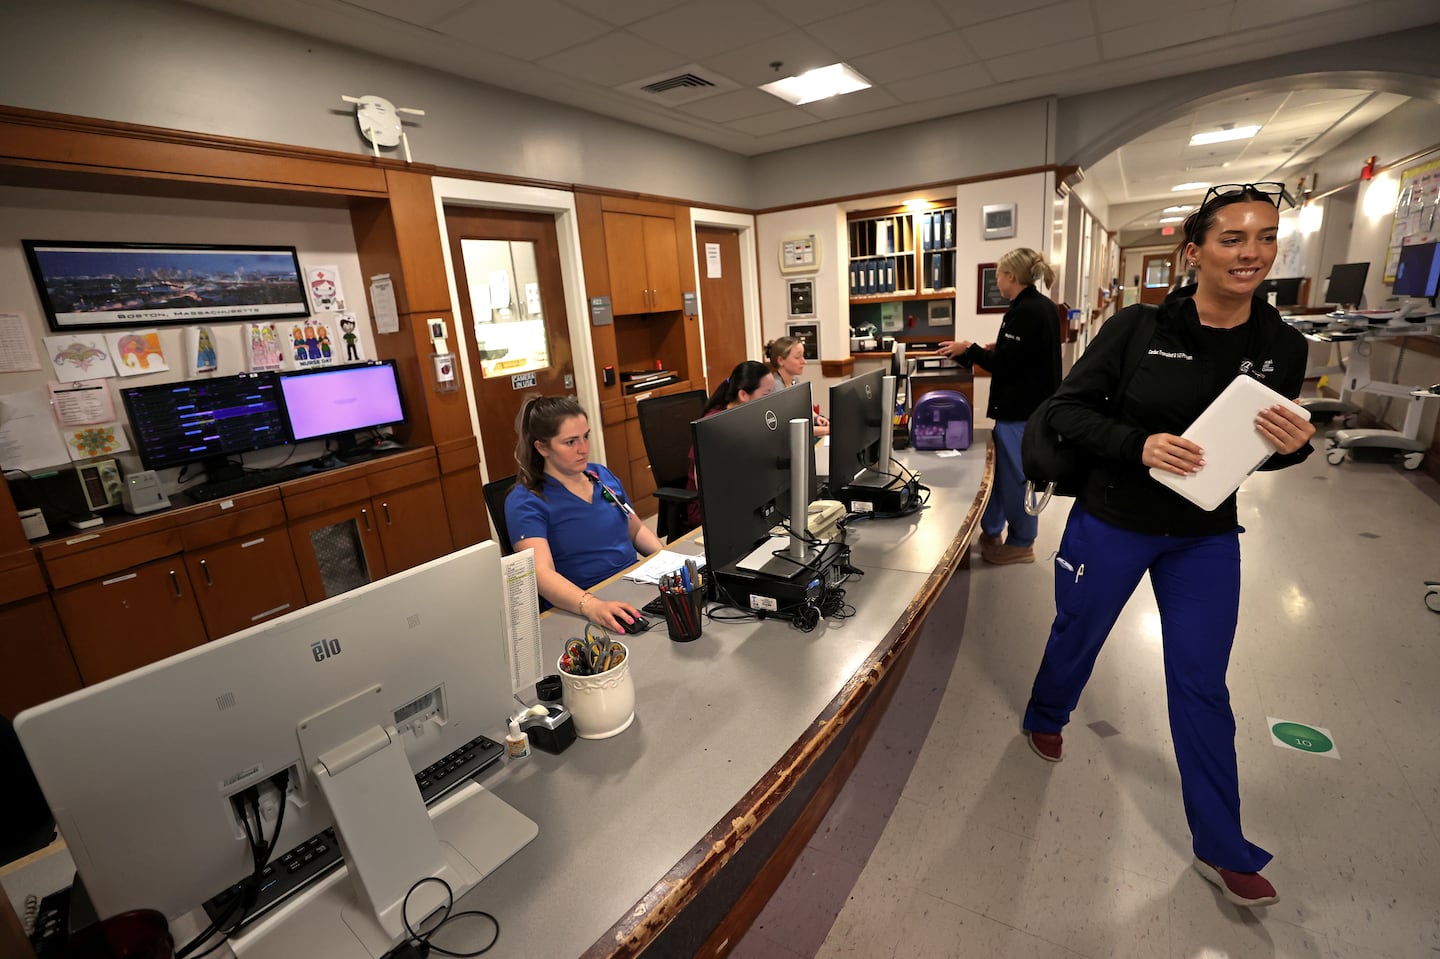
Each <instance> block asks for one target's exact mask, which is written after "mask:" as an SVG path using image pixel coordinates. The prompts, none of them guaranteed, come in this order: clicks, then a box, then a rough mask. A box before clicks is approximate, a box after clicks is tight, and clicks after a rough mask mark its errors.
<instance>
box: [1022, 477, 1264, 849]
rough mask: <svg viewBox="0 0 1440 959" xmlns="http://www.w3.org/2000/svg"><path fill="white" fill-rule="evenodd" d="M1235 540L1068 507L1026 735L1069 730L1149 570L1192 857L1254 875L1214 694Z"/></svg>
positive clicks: (1229, 607) (1224, 645)
mask: <svg viewBox="0 0 1440 959" xmlns="http://www.w3.org/2000/svg"><path fill="white" fill-rule="evenodd" d="M1239 534H1240V529H1239V528H1238V527H1237V528H1236V529H1235V530H1234V531H1232V532H1229V533H1223V534H1219V535H1212V536H1190V537H1185V536H1150V535H1147V534H1144V533H1132V532H1130V531H1128V530H1123V529H1119V528H1117V527H1114V526H1111V525H1110V524H1108V523H1104V522H1102V521H1100V520H1098V519H1096V518H1095V517H1094V516H1091V515H1090V514H1089V513H1087V512H1086V511H1085V509H1084V508H1083V507H1082V506H1080V504H1079V503H1076V504H1075V505H1074V506H1073V507H1072V508H1071V510H1070V519H1069V522H1067V523H1066V526H1065V535H1064V537H1063V538H1062V539H1061V541H1060V552H1059V553H1058V554H1057V556H1056V558H1055V623H1054V625H1053V626H1051V628H1050V639H1049V642H1047V643H1046V645H1045V658H1044V659H1043V660H1042V661H1041V663H1040V670H1039V672H1038V673H1037V674H1036V676H1035V685H1034V686H1033V687H1032V689H1031V692H1030V703H1029V705H1028V706H1027V707H1026V709H1025V728H1026V729H1029V730H1033V731H1035V732H1045V733H1053V732H1059V731H1060V729H1061V728H1062V727H1063V726H1065V724H1066V723H1068V722H1069V721H1070V713H1071V712H1072V711H1073V710H1074V709H1075V705H1076V703H1077V702H1079V700H1080V693H1081V691H1082V690H1084V688H1085V682H1086V681H1087V680H1088V679H1089V678H1090V672H1091V670H1092V669H1093V668H1094V666H1095V658H1096V657H1097V656H1098V655H1099V654H1100V647H1101V646H1103V645H1104V643H1105V639H1106V637H1107V636H1108V635H1109V634H1110V630H1111V628H1112V627H1113V626H1114V625H1115V620H1116V619H1117V618H1118V617H1119V615H1120V611H1121V610H1122V609H1123V608H1124V607H1125V603H1126V601H1127V600H1129V598H1130V595H1131V594H1132V593H1133V592H1134V591H1135V587H1136V586H1137V585H1139V583H1140V577H1141V576H1143V575H1144V574H1145V572H1146V570H1149V572H1150V585H1151V587H1152V588H1153V589H1154V591H1155V602H1156V605H1157V606H1159V608H1160V631H1161V637H1162V643H1163V646H1164V650H1165V690H1166V697H1167V702H1168V706H1169V711H1170V736H1171V738H1172V739H1173V740H1174V742H1175V760H1176V762H1177V764H1178V765H1179V767H1180V788H1181V792H1182V793H1183V795H1184V799H1185V818H1186V819H1187V820H1188V821H1189V823H1190V835H1191V839H1192V843H1193V846H1194V850H1195V855H1197V856H1199V857H1200V858H1201V859H1204V860H1205V861H1207V862H1209V863H1212V864H1214V865H1216V866H1222V867H1224V868H1226V869H1232V870H1234V871H1236V872H1259V871H1260V869H1261V867H1263V866H1264V865H1265V864H1266V863H1267V862H1269V861H1270V853H1268V852H1266V851H1265V850H1264V849H1261V848H1260V847H1259V846H1256V845H1254V844H1252V843H1250V842H1249V841H1248V840H1246V839H1245V836H1244V834H1243V833H1242V831H1241V829H1240V782H1239V776H1238V773H1237V771H1236V763H1235V715H1234V713H1232V712H1231V710H1230V690H1229V689H1228V688H1227V687H1226V685H1225V670H1226V668H1227V666H1228V665H1229V662H1230V647H1231V646H1232V645H1233V644H1234V641H1235V626H1236V621H1237V618H1238V616H1239V609H1240V535H1239Z"/></svg>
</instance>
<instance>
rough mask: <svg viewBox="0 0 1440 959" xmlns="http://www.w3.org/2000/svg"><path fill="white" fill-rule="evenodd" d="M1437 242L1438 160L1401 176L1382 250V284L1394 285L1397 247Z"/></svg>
mask: <svg viewBox="0 0 1440 959" xmlns="http://www.w3.org/2000/svg"><path fill="white" fill-rule="evenodd" d="M1432 240H1440V160H1431V161H1430V162H1429V163H1422V164H1421V165H1420V166H1414V167H1411V168H1410V169H1408V170H1406V171H1405V172H1404V173H1402V174H1401V175H1400V195H1399V197H1398V198H1397V199H1396V201H1395V219H1394V221H1393V222H1392V223H1391V224H1390V243H1389V246H1388V247H1387V249H1386V250H1385V282H1386V283H1394V282H1395V267H1396V266H1397V265H1398V264H1399V262H1400V247H1402V246H1409V245H1410V244H1412V243H1429V242H1431V241H1432Z"/></svg>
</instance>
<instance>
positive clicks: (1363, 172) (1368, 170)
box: [1360, 156, 1379, 180]
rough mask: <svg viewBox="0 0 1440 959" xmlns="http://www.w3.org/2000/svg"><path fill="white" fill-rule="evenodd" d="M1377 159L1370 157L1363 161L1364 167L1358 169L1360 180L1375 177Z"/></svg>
mask: <svg viewBox="0 0 1440 959" xmlns="http://www.w3.org/2000/svg"><path fill="white" fill-rule="evenodd" d="M1378 159H1379V157H1373V156H1372V157H1371V158H1370V159H1368V160H1366V161H1365V165H1364V166H1362V167H1361V168H1360V179H1362V180H1369V179H1370V178H1372V177H1373V176H1375V161H1376V160H1378Z"/></svg>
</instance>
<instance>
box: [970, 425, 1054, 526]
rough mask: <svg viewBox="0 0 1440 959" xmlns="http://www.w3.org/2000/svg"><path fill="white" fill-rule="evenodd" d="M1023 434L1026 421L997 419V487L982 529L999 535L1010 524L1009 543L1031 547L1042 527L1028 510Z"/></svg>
mask: <svg viewBox="0 0 1440 959" xmlns="http://www.w3.org/2000/svg"><path fill="white" fill-rule="evenodd" d="M1024 435H1025V421H1024V420H996V421H995V428H994V429H993V430H992V431H991V436H993V437H994V438H995V487H994V489H992V490H991V491H990V502H988V503H986V504H985V512H984V513H983V514H982V515H981V517H980V529H981V530H982V531H983V532H984V533H985V535H987V536H997V537H998V536H999V535H1000V533H1001V532H1002V531H1003V530H1004V529H1005V526H1006V524H1009V526H1010V535H1009V536H1008V537H1006V539H1005V543H1006V545H1007V546H1030V545H1032V544H1033V543H1034V542H1035V536H1036V534H1037V533H1038V532H1039V530H1040V518H1039V517H1038V516H1031V515H1030V514H1029V513H1027V512H1025V470H1024V469H1023V468H1022V467H1021V466H1020V438H1021V437H1023V436H1024Z"/></svg>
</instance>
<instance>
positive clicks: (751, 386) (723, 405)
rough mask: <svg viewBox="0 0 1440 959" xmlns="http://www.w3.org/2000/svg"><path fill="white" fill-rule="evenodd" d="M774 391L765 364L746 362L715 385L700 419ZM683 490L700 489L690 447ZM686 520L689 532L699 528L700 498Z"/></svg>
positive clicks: (693, 449)
mask: <svg viewBox="0 0 1440 959" xmlns="http://www.w3.org/2000/svg"><path fill="white" fill-rule="evenodd" d="M773 392H775V377H774V376H772V375H771V374H770V368H769V367H768V366H766V365H765V364H764V363H757V362H755V361H754V360H746V361H745V362H743V363H741V364H740V365H739V366H737V367H735V369H733V370H731V371H730V376H729V378H728V379H726V380H725V382H723V383H721V384H720V385H719V386H717V387H716V388H715V392H714V393H711V394H710V398H709V399H708V400H706V401H705V408H704V409H703V410H701V412H700V418H701V419H702V420H703V419H704V418H705V417H707V416H714V415H715V414H716V413H723V412H725V411H726V410H729V409H734V408H735V407H737V406H739V405H740V404H742V403H748V402H750V401H751V400H758V399H759V398H760V397H762V396H768V395H769V394H771V393H773ZM685 488H686V489H693V490H699V489H700V483H699V481H698V480H697V479H696V477H695V447H694V445H693V444H692V445H691V447H690V473H689V475H688V476H687V477H686V480H685ZM685 518H686V519H687V520H688V521H689V523H690V528H691V529H694V528H695V527H697V526H699V525H700V523H701V522H702V521H703V519H704V516H703V514H702V513H701V512H700V500H699V499H695V500H692V501H691V502H690V503H689V504H688V505H687V506H686V507H685Z"/></svg>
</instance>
